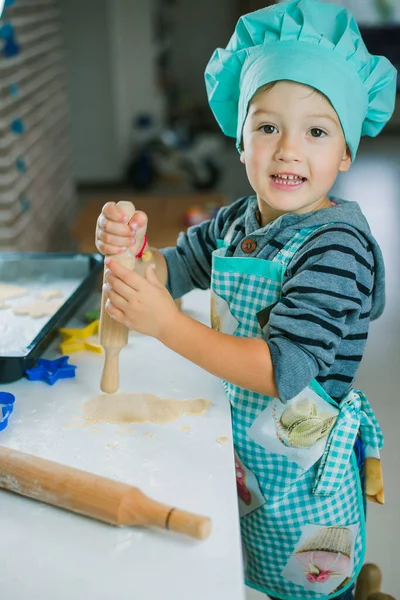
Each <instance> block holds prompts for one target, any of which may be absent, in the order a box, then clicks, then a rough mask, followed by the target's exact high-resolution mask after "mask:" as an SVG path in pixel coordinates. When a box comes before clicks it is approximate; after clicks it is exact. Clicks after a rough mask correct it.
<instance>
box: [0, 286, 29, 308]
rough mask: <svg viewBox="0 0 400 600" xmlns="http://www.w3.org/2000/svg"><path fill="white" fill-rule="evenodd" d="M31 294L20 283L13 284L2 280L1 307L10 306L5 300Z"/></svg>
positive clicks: (0, 288)
mask: <svg viewBox="0 0 400 600" xmlns="http://www.w3.org/2000/svg"><path fill="white" fill-rule="evenodd" d="M27 294H29V290H27V289H26V288H23V287H21V286H20V285H11V284H9V283H1V282H0V308H10V307H9V306H8V305H7V304H6V303H5V300H11V299H12V298H21V297H22V296H26V295H27Z"/></svg>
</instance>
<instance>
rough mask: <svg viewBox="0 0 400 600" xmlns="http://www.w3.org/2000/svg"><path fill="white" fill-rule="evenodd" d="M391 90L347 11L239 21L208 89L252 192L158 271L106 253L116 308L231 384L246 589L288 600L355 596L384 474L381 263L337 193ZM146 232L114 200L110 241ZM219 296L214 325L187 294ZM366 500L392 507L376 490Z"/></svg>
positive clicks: (385, 70)
mask: <svg viewBox="0 0 400 600" xmlns="http://www.w3.org/2000/svg"><path fill="white" fill-rule="evenodd" d="M395 81H396V71H395V69H394V68H393V66H392V65H391V64H390V63H389V61H388V60H386V59H385V58H382V57H376V56H371V55H370V54H368V52H367V50H366V48H365V46H364V44H363V41H362V39H361V36H360V33H359V30H358V27H357V25H356V23H355V21H354V19H353V17H352V16H351V14H350V13H349V12H348V11H347V10H345V9H343V8H340V7H337V6H334V5H331V4H327V3H321V2H319V1H316V0H294V1H292V2H285V3H282V4H278V5H275V6H272V7H269V8H266V9H263V10H260V11H257V12H255V13H251V14H249V15H246V16H244V17H242V18H241V19H240V20H239V22H238V25H237V27H236V30H235V33H234V34H233V36H232V38H231V40H230V42H229V44H228V46H227V48H226V49H218V50H216V52H215V53H214V55H213V56H212V58H211V60H210V62H209V64H208V66H207V69H206V84H207V91H208V97H209V102H210V105H211V108H212V110H213V112H214V114H215V116H216V119H217V121H218V123H219V124H220V126H221V128H222V130H223V131H224V133H225V134H226V135H229V136H233V137H236V141H237V147H238V150H239V152H240V160H241V162H242V163H243V164H244V165H245V168H246V172H247V176H248V179H249V181H250V184H251V185H252V187H253V189H254V191H255V196H251V197H249V198H242V199H240V200H238V201H237V202H235V203H234V204H232V205H231V206H229V207H225V208H222V209H221V210H220V211H219V212H218V214H217V215H216V217H215V218H214V219H213V220H211V221H208V222H205V223H202V224H201V225H198V226H195V227H192V228H190V229H189V230H188V232H187V233H181V234H180V236H179V238H178V241H177V246H176V248H166V249H164V250H162V251H157V250H155V249H152V251H153V261H154V265H151V266H150V267H149V268H147V269H146V266H147V265H146V263H144V264H143V265H139V271H138V272H136V273H135V272H134V273H131V272H129V271H128V270H126V269H125V268H124V267H122V266H121V265H119V264H118V262H117V261H113V260H111V259H109V258H108V259H106V264H107V266H108V271H107V273H106V281H107V284H106V286H105V291H106V293H107V294H108V298H109V300H108V302H107V311H108V312H109V314H110V315H111V316H113V317H114V318H116V319H117V320H118V321H120V322H122V323H125V324H126V325H127V326H129V327H131V328H133V329H135V330H137V331H139V332H142V333H145V334H148V335H151V336H154V337H156V338H157V339H159V340H160V341H161V342H162V343H164V344H165V345H166V346H168V347H169V348H171V349H172V350H174V351H175V352H177V353H179V354H181V355H182V356H185V357H186V358H187V359H189V360H191V361H193V362H195V363H196V364H198V365H200V366H201V367H203V368H204V369H206V370H207V371H209V372H211V373H213V374H215V375H217V376H218V377H221V379H223V380H224V385H225V389H226V393H227V395H228V398H229V400H230V403H231V407H232V424H233V433H234V444H235V451H236V471H237V479H238V493H239V503H240V508H241V529H242V537H243V543H244V548H245V553H246V563H247V565H246V583H247V584H248V585H250V586H252V587H254V588H256V589H258V590H260V591H262V592H264V593H266V594H268V595H270V596H271V597H274V598H281V599H284V600H294V599H300V598H301V599H314V598H315V599H317V598H318V599H322V598H323V599H327V598H341V599H344V598H347V597H351V589H352V588H353V584H354V581H355V579H356V577H357V574H358V572H359V570H360V568H361V566H362V562H363V558H364V552H365V519H364V507H363V490H362V486H361V478H360V474H359V469H360V468H361V466H362V462H363V457H364V455H365V456H367V459H366V461H368V460H369V461H370V463H369V464H370V467H369V470H371V465H372V466H373V467H374V468H376V469H377V472H378V474H379V464H380V463H379V448H380V447H381V446H382V435H381V432H380V429H379V425H378V423H377V422H376V418H375V416H374V414H373V412H372V410H371V408H370V406H369V403H368V400H367V399H366V398H365V396H364V395H363V393H362V392H361V391H359V390H354V389H353V388H352V382H353V380H354V377H355V374H356V371H357V368H358V366H359V363H360V361H361V358H362V355H363V352H364V348H365V343H366V339H367V335H368V328H369V322H370V320H371V319H375V318H377V317H379V316H380V315H381V313H382V311H383V307H384V302H385V298H384V266H383V261H382V256H381V252H380V249H379V247H378V245H377V243H376V241H375V240H374V238H373V237H372V235H371V232H370V229H369V226H368V224H367V222H366V220H365V218H364V216H363V214H362V212H361V210H360V208H359V207H358V205H357V204H356V203H354V202H348V201H345V200H341V199H337V198H333V197H331V196H329V191H330V189H331V187H332V185H333V183H334V181H335V179H336V177H337V174H338V173H339V172H344V171H347V170H348V169H349V168H350V165H351V162H352V161H353V160H354V158H355V155H356V151H357V147H358V144H359V140H360V135H362V134H365V135H371V136H374V135H377V134H378V133H379V132H380V131H381V129H382V128H383V126H384V125H385V123H386V122H387V121H388V120H389V118H390V116H391V114H392V112H393V107H394V98H395ZM146 225H147V218H146V215H144V213H140V212H138V213H136V214H135V216H134V217H133V219H132V221H131V222H130V223H127V222H126V220H124V217H123V215H122V214H121V213H120V211H119V210H118V209H117V208H116V206H115V204H113V203H109V204H107V205H106V206H105V207H104V208H103V211H102V214H101V215H100V217H99V220H98V226H97V232H96V240H97V247H98V249H99V250H100V251H101V252H103V253H104V254H108V255H110V254H116V253H118V252H120V251H121V250H122V249H123V248H126V247H127V246H128V245H129V246H131V248H132V250H133V252H134V253H135V254H137V253H138V255H139V256H141V255H142V251H143V246H144V247H146V244H147V239H146V238H145V237H144V234H145V231H146ZM138 262H141V261H138ZM142 274H144V276H142ZM165 286H166V287H165ZM209 287H211V314H212V325H213V329H210V328H208V327H206V326H204V325H202V324H200V323H198V322H196V321H194V320H193V319H191V318H190V317H188V316H187V315H185V314H182V313H180V312H179V311H178V310H177V307H176V305H175V303H174V301H173V298H177V297H180V296H182V295H183V294H185V293H187V292H188V291H190V290H192V289H194V288H202V289H207V288H209ZM356 455H357V456H358V458H359V460H358V463H357V460H356ZM367 475H368V473H367ZM366 491H367V495H368V494H371V495H374V496H375V498H374V499H375V500H378V501H380V502H383V490H382V489H381V485H380V483H379V484H378V488H377V489H375V490H372V491H371V489H368V481H367V490H366Z"/></svg>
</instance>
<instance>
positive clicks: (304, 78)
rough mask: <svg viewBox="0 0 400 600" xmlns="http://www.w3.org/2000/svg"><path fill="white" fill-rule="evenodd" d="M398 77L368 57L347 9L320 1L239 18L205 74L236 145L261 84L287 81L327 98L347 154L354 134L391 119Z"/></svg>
mask: <svg viewBox="0 0 400 600" xmlns="http://www.w3.org/2000/svg"><path fill="white" fill-rule="evenodd" d="M396 76H397V71H396V69H395V68H394V66H393V65H392V64H391V62H390V61H389V60H388V59H387V58H385V57H383V56H373V55H371V54H369V52H368V50H367V48H366V46H365V44H364V42H363V40H362V37H361V34H360V31H359V29H358V26H357V23H356V21H355V19H354V17H353V16H352V14H351V13H350V12H349V11H348V10H347V9H345V8H342V7H340V6H336V5H333V4H328V3H326V2H321V1H319V0H293V1H291V2H282V3H280V4H276V5H274V6H269V7H267V8H263V9H261V10H257V11H255V12H253V13H250V14H248V15H244V16H243V17H241V18H240V19H239V21H238V24H237V26H236V29H235V32H234V34H233V36H232V38H231V39H230V41H229V43H228V45H227V47H226V48H225V49H223V48H217V50H215V52H214V54H213V55H212V57H211V59H210V61H209V63H208V65H207V68H206V71H205V80H206V88H207V95H208V100H209V103H210V106H211V109H212V111H213V113H214V116H215V118H216V120H217V121H218V124H219V125H220V127H221V129H222V131H223V132H224V133H225V135H228V136H230V137H236V141H237V147H238V149H239V150H240V144H241V139H242V131H243V125H244V122H245V119H246V115H247V110H248V105H249V102H250V100H251V98H252V97H253V96H254V94H255V93H256V91H257V90H258V89H259V88H260V87H261V86H263V85H265V84H267V83H271V82H273V81H280V80H289V81H296V82H298V83H302V84H305V85H309V86H311V87H313V88H315V89H317V90H319V91H320V92H322V93H323V94H324V95H325V96H326V97H327V98H329V100H330V102H331V103H332V106H333V108H334V109H335V110H336V112H337V114H338V117H339V119H340V122H341V125H342V128H343V132H344V136H345V139H346V142H347V144H348V146H349V148H350V151H351V155H352V158H353V159H354V158H355V155H356V152H357V148H358V145H359V142H360V137H361V136H362V135H369V136H372V137H373V136H376V135H378V133H379V132H380V131H381V130H382V129H383V127H384V126H385V124H386V123H387V122H388V121H389V119H390V117H391V116H392V113H393V110H394V103H395V96H396Z"/></svg>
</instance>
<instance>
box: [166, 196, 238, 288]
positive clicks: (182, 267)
mask: <svg viewBox="0 0 400 600" xmlns="http://www.w3.org/2000/svg"><path fill="white" fill-rule="evenodd" d="M247 204H248V198H241V199H239V200H237V201H236V202H234V203H233V204H231V205H229V206H224V207H222V208H220V209H219V211H218V212H217V214H216V216H215V217H214V218H213V219H212V220H210V221H205V222H203V223H200V224H199V225H194V226H193V227H189V229H188V230H187V232H181V233H180V234H179V236H178V240H177V244H176V246H174V247H170V248H163V249H161V250H160V252H161V253H162V254H163V255H164V258H165V260H166V262H167V268H168V279H167V289H168V290H169V292H170V293H171V295H172V297H173V298H180V297H181V296H183V295H184V294H187V293H188V292H190V291H191V290H193V289H196V288H199V289H202V290H206V289H208V288H209V287H210V282H211V266H212V253H213V251H214V250H215V249H216V247H217V240H218V239H223V238H224V236H225V234H226V232H227V231H228V229H229V227H230V225H231V224H232V223H233V222H234V221H235V219H237V217H238V215H241V214H243V213H244V212H245V210H246V208H247Z"/></svg>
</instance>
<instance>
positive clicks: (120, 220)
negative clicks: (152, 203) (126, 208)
mask: <svg viewBox="0 0 400 600" xmlns="http://www.w3.org/2000/svg"><path fill="white" fill-rule="evenodd" d="M146 230H147V215H146V214H145V213H144V212H142V211H137V212H135V214H134V215H133V217H132V218H131V220H130V221H129V222H128V217H127V216H126V215H125V214H124V213H123V212H122V210H120V209H119V208H118V207H117V205H116V204H115V202H107V204H105V205H104V206H103V209H102V211H101V214H100V216H99V218H98V219H97V226H96V248H97V249H98V251H99V252H101V254H105V255H112V254H120V253H122V252H125V250H127V248H131V250H132V254H134V255H136V254H138V253H139V252H140V250H141V248H142V246H143V239H144V236H145V233H146Z"/></svg>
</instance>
